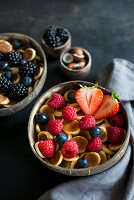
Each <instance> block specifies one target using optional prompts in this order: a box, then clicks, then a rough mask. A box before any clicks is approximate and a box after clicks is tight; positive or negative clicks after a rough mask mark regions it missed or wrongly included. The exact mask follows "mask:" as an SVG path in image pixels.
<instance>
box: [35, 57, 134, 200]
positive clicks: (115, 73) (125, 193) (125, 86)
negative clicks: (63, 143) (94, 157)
mask: <svg viewBox="0 0 134 200" xmlns="http://www.w3.org/2000/svg"><path fill="white" fill-rule="evenodd" d="M96 82H98V83H99V85H101V86H103V87H105V88H108V89H109V90H111V91H112V90H116V91H117V93H118V94H120V99H121V100H122V101H123V103H124V105H125V107H126V109H127V112H128V116H129V120H130V126H131V146H130V145H129V146H128V148H127V151H126V153H125V155H124V156H123V158H122V159H121V160H120V161H119V162H118V163H117V164H116V165H115V166H113V167H112V168H110V169H109V170H107V171H105V172H102V173H100V174H97V175H93V176H88V177H79V178H76V179H75V180H74V181H69V182H67V183H64V184H61V185H58V186H57V187H55V188H53V189H51V190H49V191H48V192H46V193H44V194H43V195H42V196H41V197H40V198H39V200H69V199H70V200H102V199H103V200H115V199H118V200H123V199H124V200H134V190H133V188H134V178H133V177H134V167H133V157H132V155H133V153H132V150H133V148H132V145H133V144H134V109H133V107H134V106H133V102H132V101H134V89H133V87H134V65H133V64H132V63H130V62H128V61H126V60H124V59H119V58H116V59H114V60H113V62H111V63H110V64H109V65H108V66H107V67H106V68H105V69H104V70H103V71H102V72H101V73H100V74H99V76H98V79H97V81H96Z"/></svg>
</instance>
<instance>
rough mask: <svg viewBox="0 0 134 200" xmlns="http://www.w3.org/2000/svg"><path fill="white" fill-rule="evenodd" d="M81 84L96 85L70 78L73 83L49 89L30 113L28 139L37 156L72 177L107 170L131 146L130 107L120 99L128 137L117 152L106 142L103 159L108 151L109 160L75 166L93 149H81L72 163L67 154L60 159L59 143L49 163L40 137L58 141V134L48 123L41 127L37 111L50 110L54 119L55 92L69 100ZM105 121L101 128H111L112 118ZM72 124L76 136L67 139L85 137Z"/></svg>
mask: <svg viewBox="0 0 134 200" xmlns="http://www.w3.org/2000/svg"><path fill="white" fill-rule="evenodd" d="M80 85H82V86H87V87H92V86H94V84H93V83H90V82H85V81H70V82H65V83H61V84H59V85H56V86H55V87H52V88H51V89H49V90H48V91H47V92H45V93H44V94H43V95H42V96H41V97H40V98H39V99H38V101H37V102H36V103H35V105H34V107H33V109H32V111H31V114H30V117H29V122H28V139H29V144H30V147H31V149H32V151H33V153H34V155H35V156H36V157H37V158H38V160H39V161H40V162H41V163H42V164H43V165H45V166H46V167H48V168H49V169H51V170H53V171H55V172H57V173H61V174H65V175H69V176H89V175H93V174H97V173H100V172H103V171H105V170H107V169H109V168H111V167H112V166H114V165H115V164H116V163H117V162H118V161H119V160H120V159H121V158H122V156H123V155H124V154H125V151H126V149H127V146H128V143H129V137H130V127H129V121H128V116H127V112H126V109H125V107H124V106H123V104H122V102H120V100H119V99H118V101H119V106H120V112H121V113H122V115H123V117H124V120H125V126H124V129H123V130H124V133H125V135H124V136H125V137H124V139H123V141H122V143H121V145H120V148H118V150H117V151H114V150H115V149H113V150H110V149H109V147H107V144H105V143H103V152H101V154H102V155H101V154H99V155H100V157H101V159H102V160H104V157H103V154H106V162H102V163H101V162H100V163H99V164H98V165H96V166H92V167H87V168H79V169H78V168H75V164H76V161H77V160H78V157H79V158H80V157H83V156H84V155H85V154H86V156H85V158H88V157H89V153H92V152H89V153H87V150H84V151H85V152H84V153H82V154H81V153H78V152H77V153H78V154H77V155H76V156H74V157H75V159H72V160H71V162H70V159H68V158H65V157H64V158H63V156H60V158H59V157H58V156H59V153H60V154H61V151H62V147H63V146H62V147H61V150H60V148H59V145H58V144H57V142H56V143H55V145H56V146H55V149H56V152H58V153H56V154H55V155H56V156H54V160H53V162H49V161H48V160H49V159H46V158H44V157H43V155H42V153H41V152H40V151H39V141H38V139H39V138H40V139H41V140H44V141H48V140H49V139H52V138H53V140H54V142H55V136H54V137H53V136H52V135H51V134H50V133H49V132H48V129H47V128H48V127H47V126H46V125H45V126H43V128H41V126H39V124H37V122H36V120H35V117H36V116H37V114H38V113H39V112H40V113H43V112H44V113H46V112H45V110H46V111H47V114H49V116H51V119H52V120H51V121H53V119H54V116H53V115H52V113H51V110H52V108H50V107H49V106H48V105H50V104H49V101H48V99H50V98H51V97H52V94H54V93H58V94H61V95H64V98H65V99H66V98H67V91H74V90H78V89H79V88H80ZM98 89H100V90H101V91H102V92H103V94H105V95H111V92H110V91H108V90H107V89H105V88H102V87H100V86H99V87H98ZM74 104H75V103H71V104H70V105H72V106H74ZM67 107H68V106H67ZM46 108H47V109H46ZM76 109H77V111H78V112H79V108H78V107H76ZM55 112H56V115H55V116H60V117H61V116H63V112H62V115H61V114H60V113H61V111H60V110H59V111H58V112H57V110H55ZM80 112H81V111H80ZM77 117H80V118H81V116H79V115H78V116H77ZM59 119H60V118H59ZM103 120H106V121H105V123H104V124H105V128H104V124H102V125H99V127H100V128H101V129H102V130H104V129H106V128H108V127H109V122H108V120H107V119H103ZM103 120H98V121H97V120H96V124H99V123H100V124H101V123H103V122H102V121H103ZM51 121H50V122H51ZM64 122H65V120H63V123H64ZM70 123H71V122H70ZM65 124H67V123H65ZM48 126H49V125H48ZM46 127H47V128H46ZM72 127H73V129H72V130H71V128H72ZM72 127H71V128H70V130H71V131H72V132H71V133H72V138H71V137H70V135H68V136H67V138H68V140H67V141H70V140H71V141H72V140H74V138H75V139H76V138H77V140H78V138H80V137H81V134H80V133H81V132H77V131H76V130H75V134H74V126H72ZM45 128H46V129H45ZM46 130H47V131H46ZM63 130H64V131H65V125H64V127H63ZM65 133H67V132H66V131H65ZM83 133H84V132H83ZM83 133H82V134H83ZM73 134H74V135H73ZM86 134H87V133H86ZM86 134H83V137H85V138H86V139H87V137H89V135H86ZM101 134H102V133H101ZM66 135H67V134H66ZM44 136H45V137H44ZM56 137H57V136H56ZM37 138H38V139H37ZM103 139H104V138H103ZM89 140H90V138H89ZM56 141H57V139H56ZM75 141H76V140H75ZM84 141H85V139H84V140H83V142H84ZM41 142H42V141H41ZM83 142H80V141H79V144H78V146H79V145H80V144H82V143H83ZM65 143H66V142H65ZM65 143H64V144H65ZM106 143H107V142H106ZM64 144H63V145H64ZM116 148H117V146H116ZM58 149H59V150H58ZM81 152H82V151H81ZM62 153H63V152H62ZM92 154H93V153H92ZM95 154H96V153H95ZM57 157H58V161H57ZM97 159H98V158H97ZM50 160H51V159H50ZM51 161H52V160H51ZM68 161H69V162H68ZM95 162H96V158H95ZM54 163H56V164H54ZM57 163H58V164H57Z"/></svg>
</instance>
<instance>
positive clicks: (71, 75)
mask: <svg viewBox="0 0 134 200" xmlns="http://www.w3.org/2000/svg"><path fill="white" fill-rule="evenodd" d="M73 48H74V47H72V48H70V49H67V50H65V51H64V52H63V53H62V54H61V56H60V67H61V70H62V72H63V73H64V74H65V76H66V77H67V78H68V79H69V80H82V79H83V78H85V77H86V76H87V75H88V74H89V72H90V70H91V64H92V58H91V55H90V53H89V52H88V51H87V50H85V49H83V48H81V47H80V48H81V49H82V50H83V51H84V54H85V56H86V59H87V64H86V66H85V67H84V68H82V69H70V68H68V67H67V66H66V65H65V64H64V62H63V56H64V54H65V53H67V52H71V50H72V49H73Z"/></svg>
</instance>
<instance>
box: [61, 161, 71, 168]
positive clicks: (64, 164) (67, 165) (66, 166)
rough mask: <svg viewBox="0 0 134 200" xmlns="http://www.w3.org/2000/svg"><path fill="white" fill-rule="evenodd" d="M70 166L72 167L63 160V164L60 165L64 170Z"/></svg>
mask: <svg viewBox="0 0 134 200" xmlns="http://www.w3.org/2000/svg"><path fill="white" fill-rule="evenodd" d="M69 166H70V162H69V161H66V160H63V161H62V163H61V164H60V167H63V168H69Z"/></svg>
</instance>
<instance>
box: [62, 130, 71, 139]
mask: <svg viewBox="0 0 134 200" xmlns="http://www.w3.org/2000/svg"><path fill="white" fill-rule="evenodd" d="M63 134H65V135H66V136H67V140H71V139H72V135H71V134H67V133H64V132H63Z"/></svg>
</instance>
